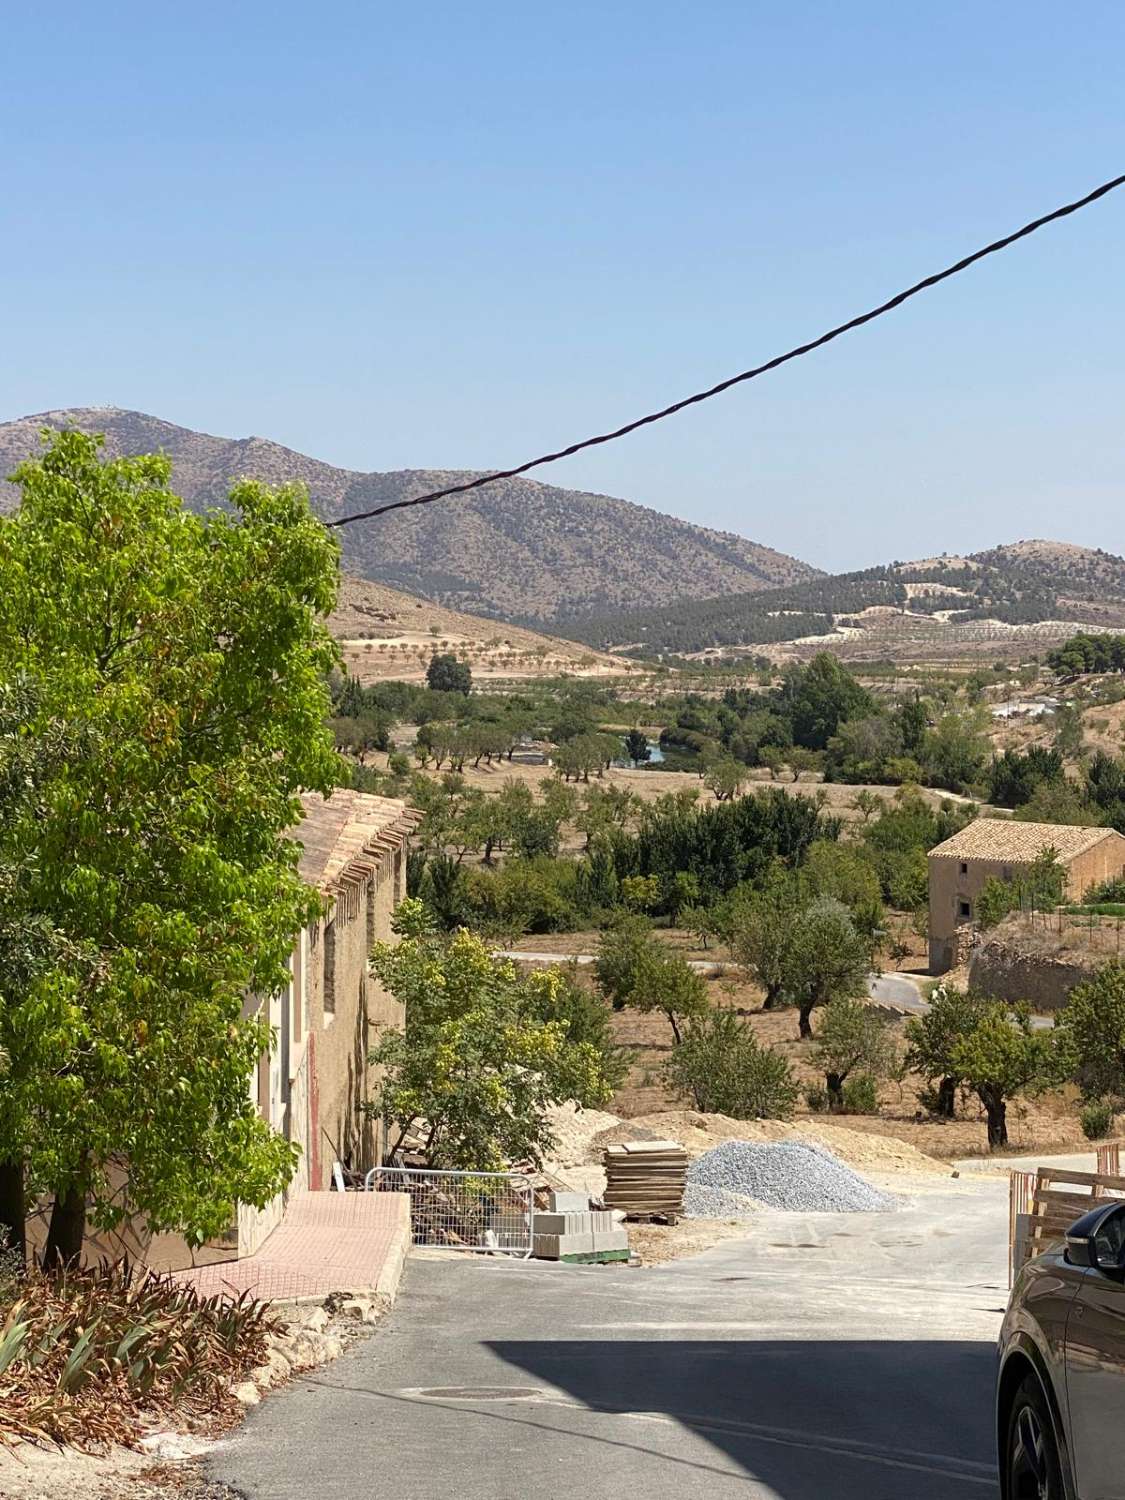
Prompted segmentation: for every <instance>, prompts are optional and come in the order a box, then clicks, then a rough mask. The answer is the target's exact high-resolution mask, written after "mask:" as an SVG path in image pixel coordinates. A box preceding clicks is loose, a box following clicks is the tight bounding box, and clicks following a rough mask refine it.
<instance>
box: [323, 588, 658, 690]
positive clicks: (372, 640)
mask: <svg viewBox="0 0 1125 1500" xmlns="http://www.w3.org/2000/svg"><path fill="white" fill-rule="evenodd" d="M329 625H330V628H331V630H332V634H333V635H334V636H335V637H336V638H337V640H338V641H339V642H340V646H341V649H342V651H343V654H344V662H345V665H346V666H347V669H348V671H349V672H351V673H352V674H353V676H356V677H358V678H359V680H360V681H361V682H362V683H364V684H365V685H366V684H367V683H370V682H378V681H383V680H386V679H394V680H396V681H399V682H419V681H421V679H422V678H423V677H424V676H425V673H426V668H427V666H428V665H429V661H430V658H431V656H433V655H434V653H435V652H439V651H452V652H453V653H455V654H456V655H457V656H461V657H463V658H464V659H465V660H466V661H467V662H468V663H469V665H470V667H471V668H472V671H473V677H474V679H476V680H477V681H478V682H480V681H483V680H492V681H497V680H501V679H505V678H509V679H517V680H522V679H526V678H535V677H558V676H561V675H563V674H564V673H565V674H566V675H567V676H570V677H609V676H617V675H626V674H629V673H639V672H640V670H641V669H640V667H639V664H638V663H637V662H635V661H629V660H626V659H624V658H622V657H615V656H609V655H606V654H605V653H604V652H601V651H592V650H590V649H589V648H588V647H586V646H583V645H576V644H575V643H574V642H573V641H563V640H558V639H556V638H555V637H554V636H548V635H540V634H539V633H538V632H537V631H534V630H524V629H522V628H520V627H519V626H516V625H500V624H497V622H496V621H495V620H485V619H481V618H480V617H479V616H475V615H466V614H462V613H460V612H459V611H457V610H451V609H443V608H442V607H441V606H440V605H436V604H431V603H430V602H429V600H425V599H417V598H415V597H414V596H413V595H411V594H403V593H400V592H399V590H398V589H392V588H388V587H387V586H386V584H379V583H370V582H369V581H368V580H367V579H365V578H356V577H354V576H352V575H345V576H344V579H343V581H342V583H341V586H340V598H339V602H338V604H337V607H336V610H335V613H334V614H333V615H332V617H331V619H330V621H329Z"/></svg>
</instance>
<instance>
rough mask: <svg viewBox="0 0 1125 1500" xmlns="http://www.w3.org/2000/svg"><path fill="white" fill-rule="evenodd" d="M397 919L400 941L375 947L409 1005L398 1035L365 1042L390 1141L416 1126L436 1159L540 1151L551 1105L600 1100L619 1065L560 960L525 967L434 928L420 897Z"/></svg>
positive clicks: (389, 982) (497, 1160) (450, 1162)
mask: <svg viewBox="0 0 1125 1500" xmlns="http://www.w3.org/2000/svg"><path fill="white" fill-rule="evenodd" d="M398 920H399V929H400V931H401V933H402V941H401V942H400V943H398V944H395V945H389V944H377V945H376V947H375V949H374V951H373V954H372V968H373V970H374V972H375V973H376V974H377V975H378V977H379V979H380V980H381V981H382V983H383V984H385V985H386V987H387V988H388V989H389V990H390V991H391V993H392V994H393V995H395V996H396V997H397V998H398V999H400V1000H401V1001H403V1002H404V1004H405V1006H406V1028H407V1029H406V1033H405V1035H404V1034H403V1033H401V1032H398V1031H388V1032H387V1033H386V1034H385V1035H384V1036H383V1037H382V1038H380V1040H379V1042H378V1043H377V1044H376V1046H375V1047H374V1048H373V1049H372V1052H371V1061H372V1062H373V1063H375V1064H377V1065H378V1066H379V1067H381V1068H382V1069H384V1070H385V1073H384V1076H383V1078H382V1081H381V1083H380V1084H379V1089H378V1093H377V1096H376V1098H375V1099H374V1101H373V1103H372V1109H373V1111H374V1112H376V1113H378V1114H380V1115H381V1116H382V1117H383V1118H384V1119H385V1120H386V1121H387V1123H388V1125H389V1126H390V1127H391V1131H392V1136H393V1139H392V1147H391V1149H392V1150H394V1149H396V1148H397V1145H398V1144H399V1143H401V1141H402V1139H403V1138H404V1137H405V1136H406V1135H407V1134H408V1133H409V1132H410V1131H412V1130H414V1129H416V1128H418V1127H420V1126H424V1129H425V1131H426V1150H427V1154H428V1156H429V1159H430V1160H431V1161H432V1162H433V1163H434V1164H435V1165H438V1166H444V1167H450V1168H453V1169H461V1170H471V1169H473V1168H476V1169H478V1170H480V1171H485V1170H497V1169H499V1168H501V1167H503V1166H505V1165H506V1164H507V1163H509V1162H512V1161H519V1160H523V1159H525V1158H531V1159H532V1160H535V1161H540V1160H542V1158H543V1156H544V1154H545V1153H546V1152H547V1151H548V1150H549V1149H550V1147H551V1145H552V1144H553V1140H552V1136H551V1131H550V1127H549V1125H548V1124H547V1121H546V1111H547V1109H548V1108H549V1107H550V1106H551V1105H554V1104H560V1103H563V1102H566V1101H568V1100H569V1101H573V1102H575V1103H577V1104H580V1105H582V1106H584V1107H587V1108H589V1107H593V1106H596V1105H599V1104H604V1103H606V1102H607V1100H608V1099H609V1097H610V1093H611V1088H610V1079H611V1077H612V1076H613V1074H614V1071H615V1066H616V1065H615V1063H614V1062H613V1061H612V1059H609V1058H607V1057H606V1055H605V1053H604V1051H603V1050H602V1048H601V1046H600V1044H599V1043H600V1039H598V1040H591V1030H590V1018H589V1015H588V1014H587V1013H585V1012H581V1013H580V1012H579V1010H578V1009H577V1007H576V1004H575V997H574V992H573V987H572V986H571V985H570V984H569V983H568V982H567V980H566V979H565V976H563V975H562V974H561V973H560V972H559V971H558V970H547V971H544V972H540V973H534V974H529V975H526V976H521V975H520V974H519V972H518V971H517V969H516V966H515V965H514V964H513V963H509V962H507V961H504V960H499V959H494V958H492V957H491V955H490V954H489V952H488V948H487V947H486V945H485V944H484V943H483V942H481V940H480V939H479V938H477V937H474V936H473V935H472V934H471V933H468V932H464V931H462V932H458V933H456V934H455V935H454V936H453V937H452V938H449V939H445V938H439V937H436V936H434V935H433V934H432V933H431V932H429V931H428V930H427V921H426V916H425V911H424V908H422V906H421V903H417V902H413V901H410V900H408V901H407V902H404V903H403V906H402V907H400V908H399V919H398ZM582 1032H584V1033H585V1035H584V1036H582V1037H581V1039H580V1037H579V1034H580V1033H582ZM602 1036H603V1037H604V1033H602Z"/></svg>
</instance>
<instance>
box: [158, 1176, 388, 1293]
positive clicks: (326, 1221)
mask: <svg viewBox="0 0 1125 1500" xmlns="http://www.w3.org/2000/svg"><path fill="white" fill-rule="evenodd" d="M409 1248H410V1198H409V1195H408V1194H406V1193H335V1192H326V1193H308V1192H304V1193H294V1194H293V1195H292V1196H291V1197H290V1199H289V1203H288V1205H287V1206H286V1210H285V1217H284V1218H283V1219H282V1221H281V1223H280V1224H279V1225H278V1227H277V1228H276V1229H275V1230H274V1232H273V1233H272V1234H271V1235H270V1237H269V1239H268V1240H266V1242H265V1244H264V1245H263V1246H262V1247H261V1249H260V1250H259V1251H258V1253H257V1254H256V1255H249V1256H247V1257H246V1258H245V1259H244V1260H229V1261H221V1262H219V1263H218V1264H216V1265H208V1266H197V1267H195V1269H193V1270H188V1271H176V1272H174V1273H173V1277H172V1279H173V1280H174V1281H178V1282H180V1283H181V1284H183V1285H188V1286H194V1287H195V1289H196V1291H197V1292H199V1294H200V1295H201V1296H204V1297H212V1296H214V1295H215V1294H216V1293H218V1292H229V1293H231V1294H233V1295H235V1296H237V1295H238V1293H239V1292H250V1293H251V1294H252V1295H253V1296H255V1297H260V1298H262V1299H264V1300H267V1301H290V1300H292V1299H293V1298H297V1297H325V1296H327V1295H328V1293H329V1292H371V1291H378V1292H382V1293H385V1294H386V1295H388V1296H390V1297H393V1296H394V1293H395V1290H396V1289H397V1286H398V1279H399V1276H400V1275H401V1272H402V1264H403V1261H404V1260H405V1257H406V1252H407V1250H408V1249H409Z"/></svg>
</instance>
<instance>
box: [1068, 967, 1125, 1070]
mask: <svg viewBox="0 0 1125 1500" xmlns="http://www.w3.org/2000/svg"><path fill="white" fill-rule="evenodd" d="M1055 1031H1056V1035H1057V1037H1058V1041H1059V1046H1060V1048H1061V1051H1062V1054H1063V1056H1064V1058H1065V1059H1066V1062H1067V1065H1068V1068H1069V1070H1070V1072H1071V1073H1072V1074H1073V1076H1074V1077H1075V1078H1076V1079H1077V1080H1078V1083H1079V1085H1080V1087H1081V1089H1082V1092H1083V1094H1084V1095H1085V1096H1086V1097H1087V1098H1088V1099H1099V1098H1103V1097H1109V1098H1112V1099H1125V963H1122V962H1121V961H1120V960H1117V959H1115V960H1114V961H1113V962H1111V963H1108V964H1106V965H1105V966H1104V968H1102V969H1100V970H1099V971H1098V973H1097V974H1095V975H1094V977H1093V978H1092V979H1087V980H1084V981H1083V983H1081V984H1076V985H1075V986H1074V988H1073V989H1072V990H1071V992H1070V997H1069V999H1068V1000H1067V1003H1066V1006H1065V1007H1064V1009H1063V1010H1062V1012H1061V1013H1060V1015H1059V1018H1058V1022H1057V1024H1056V1027H1055Z"/></svg>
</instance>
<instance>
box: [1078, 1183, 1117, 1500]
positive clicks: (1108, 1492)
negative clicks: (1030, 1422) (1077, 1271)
mask: <svg viewBox="0 0 1125 1500" xmlns="http://www.w3.org/2000/svg"><path fill="white" fill-rule="evenodd" d="M1092 1259H1093V1260H1094V1261H1095V1263H1094V1264H1093V1265H1091V1266H1090V1267H1089V1268H1088V1269H1087V1270H1086V1271H1085V1273H1084V1275H1083V1277H1082V1280H1081V1282H1080V1283H1079V1287H1078V1291H1077V1294H1076V1295H1075V1298H1074V1301H1073V1303H1072V1304H1071V1308H1070V1316H1069V1318H1068V1319H1067V1325H1066V1388H1067V1397H1068V1405H1069V1408H1070V1451H1071V1459H1072V1462H1073V1466H1074V1477H1075V1481H1076V1484H1077V1488H1078V1494H1079V1495H1080V1496H1081V1500H1125V1272H1123V1271H1122V1270H1120V1269H1116V1268H1117V1267H1122V1266H1125V1205H1123V1206H1122V1208H1121V1209H1120V1210H1119V1211H1117V1212H1116V1213H1114V1214H1112V1215H1111V1216H1110V1218H1109V1219H1108V1220H1107V1221H1106V1222H1105V1223H1104V1224H1103V1225H1102V1226H1101V1228H1100V1229H1099V1232H1098V1234H1097V1236H1096V1242H1095V1246H1094V1254H1093V1256H1092ZM1103 1268H1106V1269H1103Z"/></svg>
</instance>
